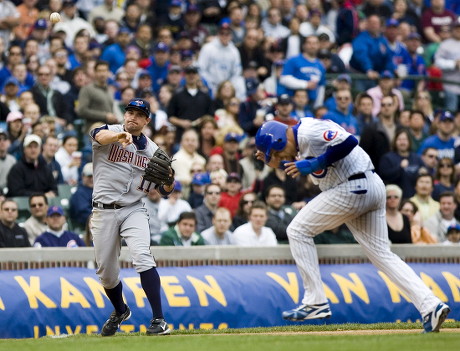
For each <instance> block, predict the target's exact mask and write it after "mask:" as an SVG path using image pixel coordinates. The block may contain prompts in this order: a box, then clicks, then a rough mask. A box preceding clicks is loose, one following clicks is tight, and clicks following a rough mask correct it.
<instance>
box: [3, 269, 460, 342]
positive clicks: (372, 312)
mask: <svg viewBox="0 0 460 351" xmlns="http://www.w3.org/2000/svg"><path fill="white" fill-rule="evenodd" d="M411 267H412V268H413V269H414V270H415V271H416V272H417V274H418V275H419V276H420V277H421V278H422V279H423V281H424V282H425V283H426V284H427V285H428V286H429V287H430V288H431V289H432V290H433V291H434V293H435V294H436V295H437V296H438V297H439V298H440V299H441V300H442V301H445V302H447V303H448V304H449V305H450V307H451V309H452V312H451V314H450V315H449V318H451V319H455V320H459V319H460V265H458V264H411ZM159 273H160V276H161V280H162V297H163V308H164V311H165V317H166V320H167V321H168V322H169V323H170V324H171V325H172V326H173V327H174V328H175V329H198V328H203V329H210V328H245V327H259V326H264V327H268V326H279V325H287V324H294V323H292V322H286V321H283V319H281V312H282V311H283V310H284V309H289V308H292V307H294V306H296V305H297V304H299V302H300V300H301V298H302V294H303V288H302V283H301V280H300V276H299V274H298V272H297V269H296V267H295V266H293V265H285V266H262V265H257V266H201V267H181V268H178V267H173V268H160V269H159ZM321 274H322V277H323V281H324V286H325V289H326V293H327V296H328V298H329V301H330V303H331V309H332V313H333V315H332V318H330V319H328V320H318V321H309V322H302V323H311V324H318V323H328V324H330V323H346V322H353V323H376V322H395V321H420V315H419V314H418V312H417V310H416V309H415V308H414V307H413V305H412V304H410V303H409V302H408V301H407V298H406V297H405V296H403V295H402V294H401V293H400V291H399V290H398V289H397V288H396V286H395V285H394V284H393V283H392V282H391V281H389V280H388V278H387V277H386V276H385V275H384V274H383V273H382V272H379V271H377V270H376V269H375V268H374V266H372V265H370V264H356V265H350V264H348V265H323V266H321ZM121 279H122V282H123V286H124V294H125V298H126V301H127V303H128V304H129V306H130V308H131V310H132V317H131V319H130V320H129V321H127V322H125V323H124V324H123V325H122V330H123V331H125V332H136V331H141V332H142V331H145V325H146V324H148V322H149V319H150V318H151V312H150V307H149V306H148V303H147V299H146V297H145V295H144V293H143V290H142V289H141V285H140V279H139V275H138V274H137V273H136V272H135V271H134V270H132V269H124V270H122V273H121ZM111 312H112V306H111V304H110V302H109V300H108V299H107V297H106V296H105V294H104V293H103V289H102V287H101V286H100V284H99V283H98V278H97V276H96V274H95V272H94V270H90V269H84V268H51V269H38V270H23V271H1V272H0V337H1V338H33V337H35V338H37V337H41V336H44V335H53V334H78V333H98V332H99V331H100V328H101V326H102V324H103V323H104V321H105V320H106V319H107V317H108V316H109V314H110V313H111Z"/></svg>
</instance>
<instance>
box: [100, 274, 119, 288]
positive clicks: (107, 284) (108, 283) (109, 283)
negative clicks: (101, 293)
mask: <svg viewBox="0 0 460 351" xmlns="http://www.w3.org/2000/svg"><path fill="white" fill-rule="evenodd" d="M99 279H100V281H101V285H102V286H103V287H104V288H105V289H113V288H114V287H116V286H117V285H118V283H120V280H119V279H118V277H116V278H112V277H99Z"/></svg>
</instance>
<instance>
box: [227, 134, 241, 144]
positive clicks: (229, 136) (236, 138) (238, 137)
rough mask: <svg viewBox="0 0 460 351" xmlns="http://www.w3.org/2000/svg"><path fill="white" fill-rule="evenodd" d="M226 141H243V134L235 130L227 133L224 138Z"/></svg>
mask: <svg viewBox="0 0 460 351" xmlns="http://www.w3.org/2000/svg"><path fill="white" fill-rule="evenodd" d="M224 141H225V142H230V141H236V142H237V143H239V142H240V141H241V135H239V134H238V133H235V132H231V133H227V134H226V135H225V138H224Z"/></svg>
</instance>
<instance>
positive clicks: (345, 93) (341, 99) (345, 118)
mask: <svg viewBox="0 0 460 351" xmlns="http://www.w3.org/2000/svg"><path fill="white" fill-rule="evenodd" d="M335 98H336V101H337V107H336V108H335V109H334V110H332V111H329V112H328V113H326V114H325V115H324V116H323V119H330V120H331V121H334V122H335V123H337V124H338V125H339V126H341V127H342V128H343V129H345V130H346V131H347V132H348V133H350V134H353V135H360V130H359V126H358V120H357V119H356V117H355V116H354V115H353V114H352V113H351V109H350V106H351V105H352V103H353V100H352V96H351V91H350V90H349V89H343V90H339V91H338V92H337V94H336V96H335Z"/></svg>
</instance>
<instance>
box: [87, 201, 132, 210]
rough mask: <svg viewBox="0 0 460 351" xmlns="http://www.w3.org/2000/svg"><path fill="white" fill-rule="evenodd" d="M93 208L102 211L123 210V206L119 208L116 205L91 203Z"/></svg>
mask: <svg viewBox="0 0 460 351" xmlns="http://www.w3.org/2000/svg"><path fill="white" fill-rule="evenodd" d="M93 207H94V208H100V209H104V210H118V209H119V208H123V207H125V206H120V205H117V204H101V203H100V202H96V201H93Z"/></svg>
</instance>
